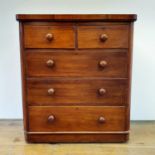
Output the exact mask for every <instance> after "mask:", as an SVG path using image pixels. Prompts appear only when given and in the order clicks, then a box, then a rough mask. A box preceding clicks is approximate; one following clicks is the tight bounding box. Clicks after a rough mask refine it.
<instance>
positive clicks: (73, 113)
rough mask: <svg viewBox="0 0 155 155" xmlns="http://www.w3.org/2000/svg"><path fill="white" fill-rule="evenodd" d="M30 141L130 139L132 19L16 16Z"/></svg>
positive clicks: (100, 16) (121, 140) (25, 126)
mask: <svg viewBox="0 0 155 155" xmlns="http://www.w3.org/2000/svg"><path fill="white" fill-rule="evenodd" d="M17 20H18V21H19V28H20V46H21V50H20V51H21V68H22V91H23V113H24V130H25V137H26V140H27V141H28V142H124V141H127V140H128V137H129V126H130V85H131V59H132V41H133V39H132V38H133V22H134V21H135V20H136V15H131V14H130V15H104V14H100V15H26V14H25V15H21V14H20V15H17Z"/></svg>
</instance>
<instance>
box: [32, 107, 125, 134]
mask: <svg viewBox="0 0 155 155" xmlns="http://www.w3.org/2000/svg"><path fill="white" fill-rule="evenodd" d="M29 130H30V131H31V132H65V131H66V132H67V131H73V132H76V131H96V132H97V131H124V130H125V108H124V107H93V106H89V107H83V106H74V107H72V106H69V107H67V106H63V107H55V106H50V107H41V106H39V107H35V106H31V107H29Z"/></svg>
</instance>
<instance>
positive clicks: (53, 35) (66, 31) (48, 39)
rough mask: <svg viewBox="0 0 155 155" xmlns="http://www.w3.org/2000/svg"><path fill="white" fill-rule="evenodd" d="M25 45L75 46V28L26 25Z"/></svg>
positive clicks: (33, 46) (26, 46)
mask: <svg viewBox="0 0 155 155" xmlns="http://www.w3.org/2000/svg"><path fill="white" fill-rule="evenodd" d="M24 46H25V48H74V47H75V32H74V28H73V27H71V26H70V27H69V26H35V25H25V26H24Z"/></svg>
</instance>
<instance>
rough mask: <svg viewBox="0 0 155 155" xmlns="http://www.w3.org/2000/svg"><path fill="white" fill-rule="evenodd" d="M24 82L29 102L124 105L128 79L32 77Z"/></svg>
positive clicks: (32, 103)
mask: <svg viewBox="0 0 155 155" xmlns="http://www.w3.org/2000/svg"><path fill="white" fill-rule="evenodd" d="M27 85H28V86H27V103H28V104H29V105H42V106H43V105H59V106H60V105H73V104H74V105H107V106H108V105H125V104H126V99H127V89H126V87H127V80H103V79H77V78H76V79H67V80H66V79H59V80H58V79H55V80H54V79H52V80H48V79H46V80H37V79H35V80H28V81H27ZM103 89H104V92H103ZM105 91H106V92H105Z"/></svg>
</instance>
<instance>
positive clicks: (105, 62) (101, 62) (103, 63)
mask: <svg viewBox="0 0 155 155" xmlns="http://www.w3.org/2000/svg"><path fill="white" fill-rule="evenodd" d="M99 66H100V67H102V68H104V67H105V66H107V61H105V60H101V61H100V62H99Z"/></svg>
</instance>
